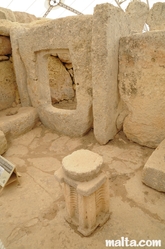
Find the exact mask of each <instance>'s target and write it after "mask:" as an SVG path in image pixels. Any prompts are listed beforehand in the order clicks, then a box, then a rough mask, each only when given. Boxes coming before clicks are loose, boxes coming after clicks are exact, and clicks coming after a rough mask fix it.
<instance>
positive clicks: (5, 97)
mask: <svg viewBox="0 0 165 249" xmlns="http://www.w3.org/2000/svg"><path fill="white" fill-rule="evenodd" d="M16 92H17V86H16V80H15V74H14V69H13V64H12V63H11V62H10V61H9V60H8V61H1V62H0V110H3V109H6V108H8V107H11V105H12V103H13V102H14V101H15V98H16Z"/></svg>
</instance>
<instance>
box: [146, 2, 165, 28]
mask: <svg viewBox="0 0 165 249" xmlns="http://www.w3.org/2000/svg"><path fill="white" fill-rule="evenodd" d="M147 24H148V25H149V28H150V31H151V30H165V3H155V4H154V5H153V7H152V8H151V9H150V11H149V15H148V18H147Z"/></svg>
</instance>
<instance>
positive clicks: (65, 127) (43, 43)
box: [10, 15, 93, 136]
mask: <svg viewBox="0 0 165 249" xmlns="http://www.w3.org/2000/svg"><path fill="white" fill-rule="evenodd" d="M10 35H11V42H12V49H13V60H14V65H15V72H16V78H17V84H18V89H19V93H20V98H21V103H22V105H23V106H27V105H30V104H32V106H33V107H35V108H36V110H37V112H38V114H39V117H40V119H41V121H42V123H43V124H44V125H45V126H47V127H49V128H50V129H53V130H57V131H58V132H61V133H63V134H66V135H69V136H81V135H83V134H85V133H86V132H88V131H89V130H90V129H91V127H92V124H93V120H92V94H91V92H92V72H91V40H92V16H90V15H88V16H74V17H66V18H60V19H55V20H44V21H40V22H39V21H38V22H36V24H35V23H34V22H33V23H32V24H29V25H27V24H26V26H24V25H22V26H18V27H14V28H12V30H11V32H10ZM68 53H69V54H70V58H71V62H72V65H73V70H74V77H75V85H76V98H77V106H76V109H75V110H66V109H58V108H55V107H53V105H52V102H51V95H50V86H49V76H48V57H49V56H50V55H55V54H60V57H63V56H62V54H64V55H66V54H68ZM69 62H70V61H69Z"/></svg>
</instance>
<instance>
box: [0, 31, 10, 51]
mask: <svg viewBox="0 0 165 249" xmlns="http://www.w3.org/2000/svg"><path fill="white" fill-rule="evenodd" d="M11 52H12V50H11V43H10V38H9V37H6V36H2V35H0V55H9V54H11Z"/></svg>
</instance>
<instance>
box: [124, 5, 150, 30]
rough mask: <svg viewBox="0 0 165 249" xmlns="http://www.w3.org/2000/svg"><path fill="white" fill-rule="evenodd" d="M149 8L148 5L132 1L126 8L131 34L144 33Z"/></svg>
mask: <svg viewBox="0 0 165 249" xmlns="http://www.w3.org/2000/svg"><path fill="white" fill-rule="evenodd" d="M148 13H149V8H148V6H147V4H146V3H144V2H140V1H131V2H130V3H129V5H128V7H127V8H126V14H127V16H128V18H129V21H130V27H131V32H138V33H142V30H143V28H144V24H145V23H146V20H147V16H148Z"/></svg>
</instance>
